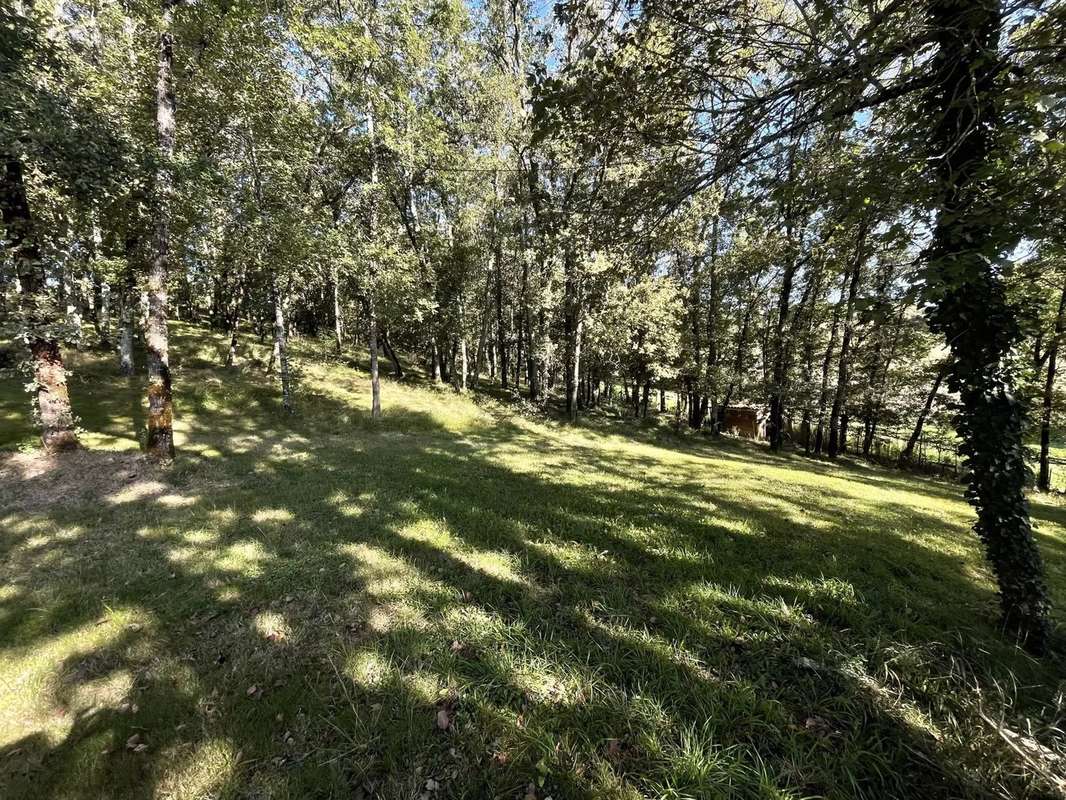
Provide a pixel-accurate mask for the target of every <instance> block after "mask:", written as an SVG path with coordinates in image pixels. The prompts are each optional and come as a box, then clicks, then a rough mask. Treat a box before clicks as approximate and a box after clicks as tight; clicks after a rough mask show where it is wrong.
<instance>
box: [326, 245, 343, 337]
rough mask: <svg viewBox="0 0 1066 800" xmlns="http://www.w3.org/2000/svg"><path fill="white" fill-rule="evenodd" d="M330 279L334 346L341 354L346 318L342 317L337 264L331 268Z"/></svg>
mask: <svg viewBox="0 0 1066 800" xmlns="http://www.w3.org/2000/svg"><path fill="white" fill-rule="evenodd" d="M329 278H330V284H331V285H332V287H333V344H334V346H335V347H336V348H337V352H338V353H340V352H341V350H342V349H343V347H344V317H342V316H341V278H340V273H339V272H338V270H337V265H336V264H334V265H333V266H332V267H331V268H330V272H329Z"/></svg>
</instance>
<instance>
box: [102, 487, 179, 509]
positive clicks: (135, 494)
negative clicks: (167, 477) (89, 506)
mask: <svg viewBox="0 0 1066 800" xmlns="http://www.w3.org/2000/svg"><path fill="white" fill-rule="evenodd" d="M167 488H168V487H167V485H166V484H165V483H161V482H159V481H136V482H134V483H131V484H130V485H129V486H125V487H123V488H122V489H119V490H118V491H117V492H112V493H111V494H109V495H106V496H105V497H104V502H106V503H110V504H111V505H120V504H122V503H133V502H136V501H137V500H145V499H147V498H149V497H157V496H159V495H161V494H164V493H165V492H166V491H167Z"/></svg>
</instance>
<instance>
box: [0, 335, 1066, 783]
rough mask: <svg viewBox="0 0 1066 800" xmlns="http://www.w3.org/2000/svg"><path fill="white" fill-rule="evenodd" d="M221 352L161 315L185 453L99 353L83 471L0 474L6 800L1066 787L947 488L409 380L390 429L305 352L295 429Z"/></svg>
mask: <svg viewBox="0 0 1066 800" xmlns="http://www.w3.org/2000/svg"><path fill="white" fill-rule="evenodd" d="M224 346H225V345H224V342H223V341H222V340H221V338H219V337H216V336H215V335H214V334H210V333H208V332H206V331H204V330H202V329H199V328H195V327H192V326H188V325H182V324H178V325H176V326H175V335H174V345H173V353H174V355H173V361H174V364H175V372H176V378H175V380H176V390H177V403H178V406H177V408H178V417H177V434H178V437H177V438H178V447H179V450H180V458H179V460H178V461H177V463H176V464H175V465H174V466H172V467H170V468H166V469H157V468H153V467H151V466H149V465H148V464H146V463H144V462H143V461H142V460H141V459H140V457H139V455H138V454H137V446H138V442H137V431H138V430H139V429H140V426H141V420H142V412H141V410H140V397H141V379H140V378H138V379H135V380H133V381H126V380H125V379H121V378H117V377H114V375H113V366H112V364H111V359H110V357H106V356H103V355H101V354H97V353H78V354H72V356H71V362H72V366H73V370H74V377H73V379H72V383H71V389H72V395H73V399H74V402H75V404H76V408H77V411H78V413H79V414H80V415H81V419H82V424H83V426H84V428H85V434H84V441H85V442H86V443H87V444H88V445H89V446H90V447H91V448H92V449H91V450H90V451H89V452H86V453H82V454H79V455H77V456H74V457H72V458H69V459H63V460H61V461H59V462H49V461H48V460H46V459H42V458H40V457H39V456H38V455H36V454H34V453H15V454H10V455H8V456H6V457H5V460H3V461H0V466H2V469H3V471H2V472H0V797H4V798H23V797H32V798H45V797H46V798H150V797H155V798H189V799H190V800H192V799H194V798H195V799H199V798H208V797H211V798H237V797H241V798H243V797H248V798H252V797H254V798H319V797H321V798H327V797H329V798H332V797H336V798H341V797H343V798H353V797H367V798H369V797H383V798H408V797H410V798H426V799H427V800H433V799H435V798H482V797H485V798H490V797H506V798H523V797H536V798H541V799H543V798H545V797H548V796H551V797H554V798H556V800H559V799H560V798H634V799H635V798H641V797H654V798H660V797H661V798H718V797H722V798H725V797H738V798H747V797H750V798H813V797H867V798H886V797H916V798H919V797H920V798H941V797H942V798H955V797H988V796H1000V797H1055V796H1058V795H1057V794H1056V791H1057V790H1056V781H1057V780H1059V779H1060V777H1061V775H1062V773H1063V763H1064V762H1062V761H1056V760H1055V758H1056V753H1057V752H1061V750H1062V738H1061V737H1062V734H1061V732H1060V731H1058V729H1057V726H1058V724H1059V721H1060V718H1061V716H1062V708H1063V704H1064V700H1063V695H1064V692H1066V683H1064V679H1063V675H1064V670H1063V661H1062V659H1061V655H1056V656H1052V657H1050V658H1048V659H1045V660H1043V661H1039V662H1038V661H1034V660H1032V659H1030V658H1028V657H1026V656H1025V655H1024V654H1023V653H1022V652H1021V651H1020V650H1019V649H1017V648H1015V647H1013V646H1012V645H1011V644H1010V643H1009V642H1007V641H1005V640H1004V639H1003V637H1001V635H1000V634H999V632H998V631H997V630H996V628H995V618H996V605H995V596H994V588H993V585H992V583H991V581H990V579H989V575H988V572H987V570H986V568H985V566H984V563H983V561H982V558H981V555H980V551H979V548H978V546H977V545H976V544H975V542H974V540H973V539H972V536H971V535H970V534H969V532H968V526H969V522H970V518H971V513H970V510H969V508H968V507H967V506H966V504H965V503H964V502H963V501H962V500H961V492H960V490H959V489H958V488H957V487H955V486H952V485H949V484H946V483H940V482H935V481H932V480H925V479H920V478H915V477H910V476H907V475H904V474H901V473H897V472H892V471H888V470H883V469H880V468H872V467H865V466H862V465H859V464H850V463H842V464H828V463H823V462H816V461H808V460H804V459H802V458H800V457H798V456H784V457H772V456H771V455H770V454H769V453H767V452H766V451H765V450H763V449H762V448H760V447H758V446H755V445H742V444H739V443H734V442H729V441H723V442H721V443H717V444H715V443H712V442H710V441H709V440H707V439H704V438H702V437H691V436H687V437H686V436H680V435H676V434H673V433H671V432H669V431H668V430H667V429H666V427H665V426H652V427H648V426H628V425H625V424H623V423H620V422H617V421H611V420H607V419H595V420H591V421H588V422H587V423H586V424H584V425H580V426H576V427H571V426H565V425H561V424H558V423H556V422H553V421H551V420H534V419H531V418H528V417H524V416H522V415H520V414H517V413H515V412H514V411H513V409H512V408H511V407H509V406H507V405H506V404H503V403H501V402H499V401H497V400H494V399H491V398H488V397H476V396H467V397H459V396H456V395H454V394H452V393H451V392H449V391H445V390H436V389H433V388H432V387H425V386H418V385H405V384H400V383H396V382H393V381H386V383H385V386H384V391H383V394H384V404H385V414H384V418H383V419H382V420H381V421H380V423H377V424H375V423H372V422H371V421H370V420H369V419H368V418H367V414H366V413H365V409H366V408H367V407H368V406H369V402H368V389H369V387H368V384H367V380H366V376H365V373H363V372H361V371H359V370H357V369H353V368H352V367H351V366H349V365H347V364H346V363H342V362H339V361H336V360H332V359H330V358H329V357H327V356H326V355H325V354H324V350H320V349H319V348H318V346H317V345H316V344H315V343H314V342H307V341H304V342H298V343H297V351H298V352H297V360H298V362H299V363H300V365H301V369H302V373H303V374H302V387H301V393H300V397H299V413H298V415H296V416H295V417H289V416H286V415H285V414H284V413H283V412H282V410H281V408H280V404H279V401H278V392H277V391H276V389H275V388H274V387H273V386H272V385H271V383H270V380H269V378H268V377H267V376H265V375H264V374H262V371H261V370H260V369H258V368H256V367H254V366H252V367H248V368H245V369H243V370H241V371H240V372H229V371H226V370H224V369H221V368H218V367H216V366H215V365H217V364H218V363H220V357H221V355H222V354H223V352H224ZM259 355H260V356H261V355H262V353H261V352H260V353H259ZM23 382H24V378H22V377H21V376H15V375H10V374H9V375H7V376H5V377H3V378H2V379H0V420H2V421H3V427H2V434H0V447H3V448H6V449H9V450H18V449H25V446H26V445H27V444H28V443H30V442H32V439H33V432H32V428H31V425H30V420H29V419H28V414H26V412H25V406H26V405H27V396H26V395H25V393H24V391H23V389H22V384H23ZM1034 516H1035V517H1036V519H1037V520H1038V523H1039V537H1040V542H1041V545H1042V548H1043V551H1044V554H1045V557H1046V559H1047V562H1048V572H1049V579H1050V581H1051V583H1052V588H1053V591H1054V593H1055V596H1056V597H1057V598H1062V597H1063V596H1064V589H1066V508H1064V507H1062V506H1060V505H1059V504H1058V501H1056V500H1051V499H1038V500H1037V501H1036V502H1035V503H1034ZM1055 615H1056V616H1055V622H1056V625H1057V626H1058V627H1059V628H1060V629H1061V626H1062V623H1063V622H1064V621H1066V617H1064V616H1063V613H1062V611H1061V610H1057V611H1056V612H1055ZM1060 647H1061V645H1060ZM1060 652H1061V651H1060ZM1061 788H1062V785H1061V784H1059V787H1058V791H1061Z"/></svg>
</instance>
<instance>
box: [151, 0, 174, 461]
mask: <svg viewBox="0 0 1066 800" xmlns="http://www.w3.org/2000/svg"><path fill="white" fill-rule="evenodd" d="M173 9H174V2H172V0H164V4H163V22H162V24H163V30H162V33H160V35H159V62H158V73H157V76H156V133H157V135H158V139H159V167H158V168H157V171H156V176H155V181H156V183H155V194H156V197H155V202H156V225H155V253H154V256H153V258H152V264H151V268H150V269H149V271H148V324H147V326H146V328H145V341H146V344H147V348H148V456H149V458H152V459H154V460H156V461H169V460H170V459H173V458H174V401H173V397H172V389H171V375H170V353H169V340H168V330H167V271H168V267H169V260H170V199H171V195H172V193H173V190H174V186H173V181H174V176H173V171H172V164H171V161H172V160H173V157H174V125H175V112H176V101H175V96H174V76H173V68H174V35H173V33H172V32H171V24H172V20H173Z"/></svg>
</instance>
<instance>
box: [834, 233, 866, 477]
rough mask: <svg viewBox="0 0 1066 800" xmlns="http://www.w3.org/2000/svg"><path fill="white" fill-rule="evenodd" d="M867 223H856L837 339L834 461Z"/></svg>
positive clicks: (842, 436) (839, 446)
mask: <svg viewBox="0 0 1066 800" xmlns="http://www.w3.org/2000/svg"><path fill="white" fill-rule="evenodd" d="M866 230H867V221H866V217H865V216H864V217H863V218H862V219H861V220H859V230H858V233H857V236H856V242H855V258H854V259H853V261H852V265H851V277H850V278H849V281H848V299H847V302H846V303H845V305H844V335H843V336H842V337H841V339H840V359H839V361H838V362H837V388H836V391H835V392H834V393H833V409H832V411H830V412H829V445H828V448H827V455H828V456H829V457H830V458H836V457H837V454H838V453H840V452H842V451H843V449H844V446H845V443H846V437H847V422H846V421H845V422H844V423H843V425H841V416H844V418H845V420H846V419H847V415H846V413H845V412H846V409H847V402H848V382H849V381H850V379H851V365H850V363H849V361H848V359H849V358H850V356H851V337H852V333H853V331H854V329H853V327H852V319H851V317H852V313H853V312H854V310H855V298H856V296H857V294H858V291H859V276H860V275H861V274H862V265H863V263H864V262H865V261H866Z"/></svg>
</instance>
